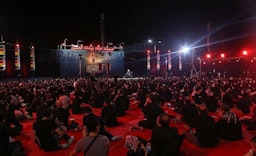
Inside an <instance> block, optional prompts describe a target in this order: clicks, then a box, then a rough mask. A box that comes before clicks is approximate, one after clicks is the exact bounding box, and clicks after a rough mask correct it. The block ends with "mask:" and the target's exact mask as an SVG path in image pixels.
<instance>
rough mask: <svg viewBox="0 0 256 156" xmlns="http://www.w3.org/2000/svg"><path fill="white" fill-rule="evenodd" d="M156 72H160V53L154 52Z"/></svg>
mask: <svg viewBox="0 0 256 156" xmlns="http://www.w3.org/2000/svg"><path fill="white" fill-rule="evenodd" d="M156 70H160V51H159V50H158V51H157V52H156Z"/></svg>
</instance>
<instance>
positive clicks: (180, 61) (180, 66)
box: [179, 53, 182, 70]
mask: <svg viewBox="0 0 256 156" xmlns="http://www.w3.org/2000/svg"><path fill="white" fill-rule="evenodd" d="M181 59H182V58H181V53H179V70H182V60H181Z"/></svg>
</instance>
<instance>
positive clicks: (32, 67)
mask: <svg viewBox="0 0 256 156" xmlns="http://www.w3.org/2000/svg"><path fill="white" fill-rule="evenodd" d="M35 69H36V64H35V48H34V46H31V47H30V70H31V71H34V70H35Z"/></svg>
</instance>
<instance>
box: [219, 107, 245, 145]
mask: <svg viewBox="0 0 256 156" xmlns="http://www.w3.org/2000/svg"><path fill="white" fill-rule="evenodd" d="M220 110H221V112H222V116H221V117H220V119H219V120H218V121H217V123H216V126H217V134H218V136H219V137H220V138H222V139H225V140H230V141H233V140H239V139H242V138H243V132H242V126H241V122H240V120H239V118H238V117H237V115H236V114H235V113H234V112H232V111H231V110H230V108H229V106H228V105H222V106H221V107H220Z"/></svg>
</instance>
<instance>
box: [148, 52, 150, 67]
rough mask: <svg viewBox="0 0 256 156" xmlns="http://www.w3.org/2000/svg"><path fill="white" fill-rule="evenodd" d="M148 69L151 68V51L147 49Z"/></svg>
mask: <svg viewBox="0 0 256 156" xmlns="http://www.w3.org/2000/svg"><path fill="white" fill-rule="evenodd" d="M147 69H148V70H150V51H149V50H148V51H147Z"/></svg>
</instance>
